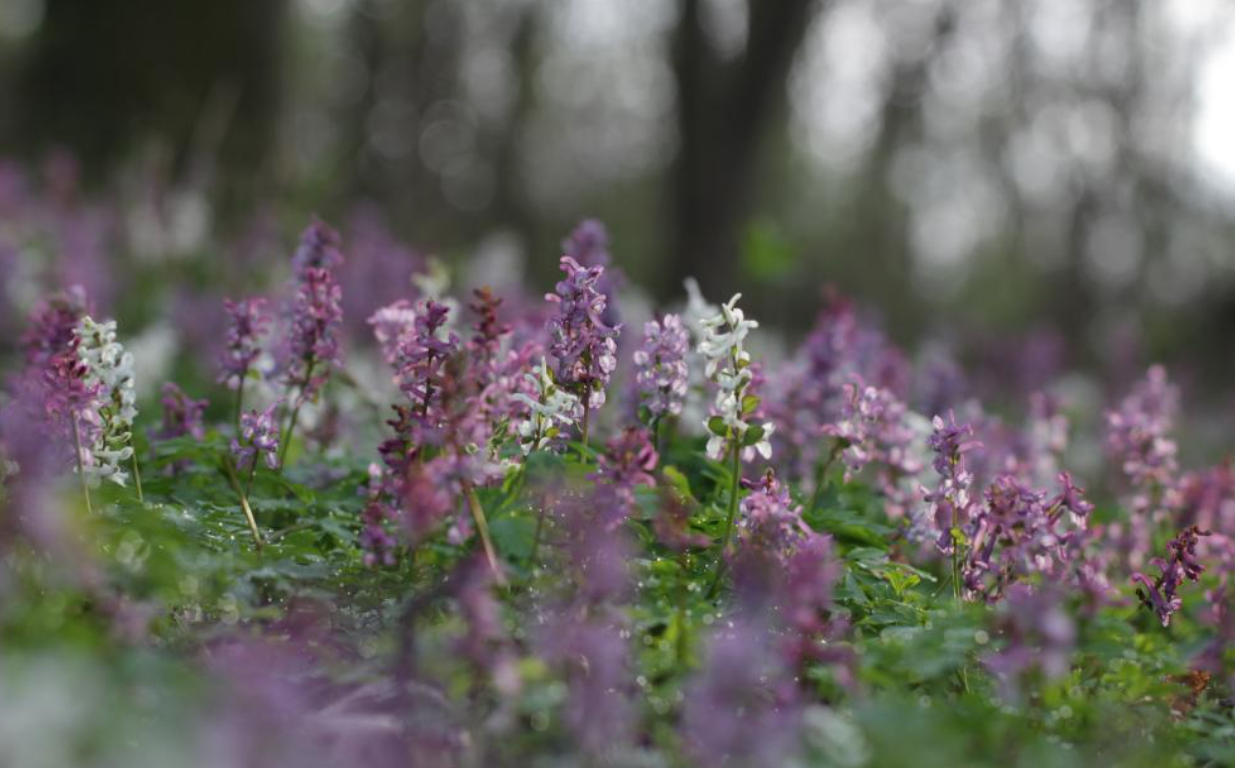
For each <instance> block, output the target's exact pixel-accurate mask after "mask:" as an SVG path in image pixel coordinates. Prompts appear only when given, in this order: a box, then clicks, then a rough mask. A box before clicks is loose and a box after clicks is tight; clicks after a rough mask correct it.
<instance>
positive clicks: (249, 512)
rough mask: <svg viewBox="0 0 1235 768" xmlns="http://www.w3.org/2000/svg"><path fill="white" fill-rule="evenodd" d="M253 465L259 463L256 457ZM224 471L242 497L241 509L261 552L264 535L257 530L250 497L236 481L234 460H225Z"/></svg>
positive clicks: (254, 541)
mask: <svg viewBox="0 0 1235 768" xmlns="http://www.w3.org/2000/svg"><path fill="white" fill-rule="evenodd" d="M253 463H254V464H256V463H257V457H256V456H254V457H253ZM223 471H224V472H226V473H227V479H228V481H229V482H230V483H231V485H232V489H233V490H235V491H236V495H237V496H238V497H240V509H241V510H243V511H244V517H245V520H247V521H248V523H249V532H250V533H252V534H253V543H254V544H255V545H256V546H257V550H258V551H259V552H260V551H261V549H262V535H261V533H260V532H259V531H258V530H257V518H255V517H254V516H253V508H252V507H250V506H249V497H248V495H247V494H245V492H244V491H243V490H242V489H241V488H240V481H239V480H238V479H236V471H235V470H234V469H232V460H231V459H230V458H224V459H223Z"/></svg>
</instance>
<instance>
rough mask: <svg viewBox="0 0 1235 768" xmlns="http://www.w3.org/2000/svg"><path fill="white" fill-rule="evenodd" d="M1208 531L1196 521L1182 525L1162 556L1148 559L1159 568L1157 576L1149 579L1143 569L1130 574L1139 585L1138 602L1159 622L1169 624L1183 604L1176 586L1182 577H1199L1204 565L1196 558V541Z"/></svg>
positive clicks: (1193, 578) (1195, 579) (1193, 579)
mask: <svg viewBox="0 0 1235 768" xmlns="http://www.w3.org/2000/svg"><path fill="white" fill-rule="evenodd" d="M1209 535H1210V532H1209V531H1202V530H1201V529H1200V528H1198V527H1197V526H1195V525H1192V526H1189V527H1187V528H1185V529H1184V530H1182V531H1180V532H1179V535H1178V536H1176V537H1175V538H1173V539H1171V540H1170V542H1168V543H1167V545H1166V551H1167V556H1166V559H1165V560H1163V559H1162V558H1160V557H1155V558H1154V559H1153V560H1151V561H1150V563H1151V564H1152V565H1154V566H1156V567H1157V568H1158V570H1159V571H1160V573H1159V575H1158V577H1157V578H1155V579H1152V580H1151V579H1150V578H1149V577H1148V576H1146V575H1145V574H1143V573H1134V574H1132V582H1133V583H1134V584H1139V585H1140V586H1138V587H1137V589H1136V596H1137V597H1138V598H1140V601H1141V605H1144V606H1145V607H1146V608H1149V609H1150V610H1152V611H1153V612H1154V613H1156V614H1157V615H1158V620H1159V621H1161V622H1162V626H1164V627H1166V626H1169V625H1170V623H1171V615H1172V614H1173V613H1175V612H1176V611H1178V610H1179V609H1180V608H1182V607H1183V598H1181V597H1179V587H1180V586H1181V585H1182V584H1183V583H1184V581H1185V580H1187V581H1198V580H1200V578H1201V573H1203V572H1204V571H1205V566H1203V565H1201V564H1200V562H1198V561H1197V559H1196V545H1197V541H1198V540H1199V538H1200V537H1202V536H1209ZM1142 587H1144V589H1142Z"/></svg>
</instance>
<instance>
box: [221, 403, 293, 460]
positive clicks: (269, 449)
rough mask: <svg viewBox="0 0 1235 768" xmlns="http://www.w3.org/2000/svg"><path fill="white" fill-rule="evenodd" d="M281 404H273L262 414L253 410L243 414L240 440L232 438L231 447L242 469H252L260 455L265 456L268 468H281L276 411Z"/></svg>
mask: <svg viewBox="0 0 1235 768" xmlns="http://www.w3.org/2000/svg"><path fill="white" fill-rule="evenodd" d="M280 403H281V401H275V402H273V403H271V404H270V407H268V408H267V409H266V410H264V411H262V412H261V413H258V412H257V411H255V410H252V411H246V412H245V413H243V414H241V416H240V436H239V439H237V438H232V446H231V448H232V454H233V455H234V456H235V457H236V464H237V465H238V466H239V467H240V468H241V469H246V470H250V469H252V468H253V465H254V463H255V462H256V461H257V458H258V456H259V455H264V456H265V458H266V466H268V467H270V468H271V469H278V468H279V423H278V420H277V419H276V418H275V411H276V410H277V409H278V407H279V405H280Z"/></svg>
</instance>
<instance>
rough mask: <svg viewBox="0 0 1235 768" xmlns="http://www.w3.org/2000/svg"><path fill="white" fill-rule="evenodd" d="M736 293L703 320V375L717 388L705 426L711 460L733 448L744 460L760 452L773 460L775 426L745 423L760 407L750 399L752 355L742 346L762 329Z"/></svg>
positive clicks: (700, 348) (699, 349) (764, 456)
mask: <svg viewBox="0 0 1235 768" xmlns="http://www.w3.org/2000/svg"><path fill="white" fill-rule="evenodd" d="M740 298H742V294H740V293H738V294H734V296H733V298H732V299H730V300H729V303H728V304H724V305H722V306H721V308H720V312H718V313H717V314H716V315H713V316H712V317H710V318H707V319H705V320H703V340H702V341H700V342H699V346H698V352H699V354H701V355H703V358H704V359H705V360H706V361H707V362H706V366H705V368H704V373H705V374H706V375H707V377H708V378H709V379H711V380H712V381H713V382H714V383H715V384H716V387H717V391H716V400H715V402H714V404H713V407H712V411H713V415H712V417H711V418H709V419H708V420H707V421H706V422H705V424H706V426H707V428H708V431H709V432H710V433H711V435H710V437H709V438H708V446H707V453H708V456H709V457H710V458H712V459H717V460H718V459H720V458H721V457H722V456H723V455H724V454H725V452H726V450H728V449H730V448H731V447H732V446H738V447H740V448H741V449H742V452H743V455H744V458H747V459H748V460H749V459H751V458H754V453H755V452H757V453H758V454H759V455H760V456H762V457H763V458H765V459H769V458H771V457H772V444H771V443H770V442H769V441H768V438H770V437H771V436H772V424H771V423H768V422H765V423H764V424H763V425H762V426H759V425H753V424H750V423H749V422H747V421H746V419H747V418H749V417H750V416H751V414H753V413H754V411H755V410H756V409H757V408H758V407H759V402H758V398H755V397H747V392H746V390H747V388H748V387H749V386H750V383H751V378H752V373H751V367H750V354H749V353H747V352H746V350H745V348H744V347H743V343H744V342H745V340H746V337H747V336H748V335H749V334H750V332H751V331H752V330H753V329H755V328H758V327H759V323H757V322H755V321H754V320H747V319H746V316H745V315H743V314H742V310H740V309H738V299H740Z"/></svg>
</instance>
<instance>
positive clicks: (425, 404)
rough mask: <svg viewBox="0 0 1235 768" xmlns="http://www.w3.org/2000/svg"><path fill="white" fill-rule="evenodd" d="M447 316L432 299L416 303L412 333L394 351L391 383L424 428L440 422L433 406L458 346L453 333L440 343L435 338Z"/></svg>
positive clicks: (448, 310) (447, 310)
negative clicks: (447, 367)
mask: <svg viewBox="0 0 1235 768" xmlns="http://www.w3.org/2000/svg"><path fill="white" fill-rule="evenodd" d="M449 314H450V308H449V307H447V306H446V305H445V304H441V303H439V302H437V301H434V300H433V299H427V300H425V301H422V302H420V304H418V305H417V307H416V319H415V321H414V324H413V329H412V330H413V333H411V334H410V335H407V334H404V335H403V336H402V337H401V339H400V341H399V344H398V348H397V349H396V350H395V383H396V384H398V386H399V390H400V391H402V392H403V394H404V395H405V396H406V397H407V399H408V400H411V401H412V407H413V409H414V410H415V411H416V412H418V414H419V416H420V417H421V419H422V420H424V421H425V422H426V424H436V423H437V422H439V421H440V420H441V413H440V412H439V411H440V408H438V407H437V406H438V404H439V403H440V401H441V394H442V382H441V378H442V375H443V370H442V368H443V365H444V363H445V362H446V359H447V358H449V357H450V356H451V355H453V354H454V353H455V350H456V349H457V348H458V346H459V337H458V336H455V335H454V334H453V333H452V334H450V335H449V336H448V337H447V338H444V339H443V338H440V337H439V336H438V331H439V330H440V329H441V328H442V326H443V325H445V324H446V319H447V317H448V316H449Z"/></svg>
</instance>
